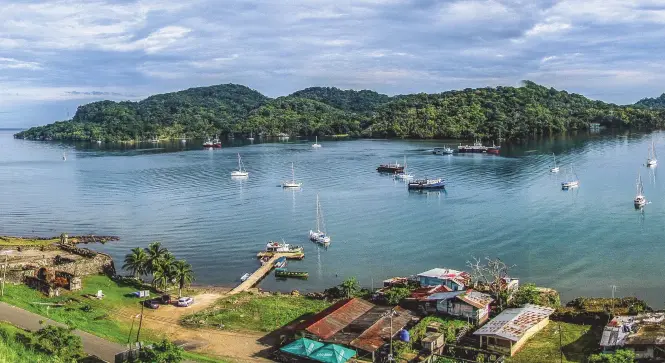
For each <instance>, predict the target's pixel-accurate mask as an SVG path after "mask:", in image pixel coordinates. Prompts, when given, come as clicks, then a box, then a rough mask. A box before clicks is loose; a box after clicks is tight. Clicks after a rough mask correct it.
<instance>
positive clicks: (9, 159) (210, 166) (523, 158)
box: [0, 131, 665, 306]
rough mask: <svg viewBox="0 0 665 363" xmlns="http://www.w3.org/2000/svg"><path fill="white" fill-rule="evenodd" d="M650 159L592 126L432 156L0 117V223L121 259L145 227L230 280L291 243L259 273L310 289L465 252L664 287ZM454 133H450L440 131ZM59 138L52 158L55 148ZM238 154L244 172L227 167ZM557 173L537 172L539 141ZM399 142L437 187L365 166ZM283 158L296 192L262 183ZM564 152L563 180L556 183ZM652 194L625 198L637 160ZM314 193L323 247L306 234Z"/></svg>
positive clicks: (219, 278) (439, 263)
mask: <svg viewBox="0 0 665 363" xmlns="http://www.w3.org/2000/svg"><path fill="white" fill-rule="evenodd" d="M652 138H653V139H654V140H656V148H657V150H658V151H660V154H662V155H663V158H664V159H665V147H664V146H663V144H664V143H663V140H662V138H663V136H662V135H661V134H657V133H656V134H649V135H647V134H635V133H632V134H625V135H624V134H622V135H619V134H597V135H579V136H565V137H563V136H562V137H558V138H552V139H543V140H534V141H531V142H529V143H527V144H524V145H520V146H510V145H509V146H504V150H502V155H501V156H498V157H497V156H490V155H459V156H458V155H453V156H440V155H432V154H431V153H430V150H431V148H432V147H433V146H441V145H442V144H443V143H444V142H432V141H399V140H392V141H386V140H355V141H321V143H322V144H323V147H322V148H320V149H313V148H311V147H310V143H308V142H292V143H256V144H252V145H249V144H245V145H242V144H241V143H238V147H229V146H230V145H226V144H225V146H224V148H222V149H221V150H202V149H200V148H199V147H198V146H197V145H194V144H193V143H190V146H184V147H183V146H182V145H180V144H179V143H177V142H176V143H172V144H166V145H164V144H159V145H158V146H153V145H150V144H147V145H139V146H137V147H134V146H132V147H128V148H126V149H124V150H122V149H116V148H113V147H110V146H107V145H102V146H97V145H86V144H79V145H71V144H62V143H57V142H49V143H45V142H31V141H25V140H15V139H13V138H12V136H11V132H7V131H0V234H11V235H33V234H34V235H45V236H48V235H57V234H59V233H60V232H63V231H64V232H68V233H70V234H85V233H94V234H100V235H101V234H105V235H118V236H120V237H121V240H120V241H119V242H113V243H109V244H107V245H105V246H95V247H94V248H97V249H100V250H103V251H105V252H108V253H110V254H111V255H113V256H114V257H115V258H116V261H117V264H118V265H121V260H122V257H123V256H124V254H125V253H127V251H128V250H129V249H130V248H132V247H135V246H146V245H147V244H148V243H149V242H151V241H161V242H162V243H163V244H164V245H166V246H167V247H168V248H169V249H170V250H172V251H173V252H174V253H175V254H176V256H177V257H179V258H185V259H187V261H189V262H190V263H192V265H193V266H194V269H195V271H196V274H197V283H200V284H223V285H233V284H235V283H237V282H238V281H239V278H240V276H241V275H242V274H244V273H245V272H251V271H253V270H254V269H255V268H256V267H257V266H258V262H257V260H256V259H255V258H254V256H255V254H256V252H257V251H259V250H261V249H263V248H264V247H265V244H266V242H267V241H268V240H270V239H275V240H280V239H284V240H286V241H287V242H289V243H292V244H299V245H303V246H304V247H305V252H306V258H305V260H303V261H302V262H293V263H291V264H290V265H289V267H290V268H292V269H298V270H307V271H309V273H310V278H309V280H307V281H297V280H288V281H277V280H275V279H274V277H272V276H269V277H268V278H266V279H265V280H264V281H263V283H262V287H264V288H267V289H281V290H291V289H299V290H305V291H307V290H320V289H323V288H326V287H329V286H331V285H334V284H337V283H339V282H341V281H342V280H343V279H344V278H346V277H349V276H357V277H358V279H359V280H360V281H361V283H363V284H364V285H367V286H370V285H372V283H373V284H374V285H378V284H380V281H381V280H383V279H385V278H387V277H390V276H395V275H409V274H414V273H418V272H422V271H425V270H428V269H430V268H433V267H449V268H455V269H464V268H465V264H466V261H467V260H470V259H471V258H472V257H474V256H477V257H483V256H498V257H500V258H502V259H503V260H505V261H506V262H507V263H509V264H515V265H516V267H515V268H514V273H513V274H514V275H515V276H518V277H520V278H521V279H522V281H523V282H524V281H533V282H536V283H537V284H539V285H543V286H549V287H553V288H555V289H558V290H559V291H560V292H561V293H562V297H563V298H564V299H570V298H572V297H575V296H578V295H603V296H605V295H608V294H609V293H610V292H611V285H617V293H618V294H619V295H638V296H640V297H643V298H646V299H647V300H648V301H649V302H651V303H652V304H654V305H655V306H661V305H662V298H661V297H662V295H663V293H664V292H665V279H664V277H665V276H664V275H665V269H664V267H665V266H664V264H663V256H665V242H664V241H663V240H664V238H663V237H664V236H665V224H664V223H663V222H664V221H665V181H664V180H660V178H659V176H658V173H659V168H665V160H663V162H662V163H661V166H659V167H658V168H656V169H655V170H650V169H647V168H646V167H644V165H643V164H644V163H645V161H646V156H647V152H648V144H649V143H650V142H651V140H652ZM450 144H454V143H452V142H451V143H450ZM63 151H67V155H68V160H67V161H66V162H63V161H62V153H63ZM238 152H239V153H241V155H242V157H243V161H244V163H245V166H246V168H247V170H248V171H249V173H250V176H249V178H248V179H247V180H233V179H231V177H230V176H229V173H230V172H231V170H233V169H234V168H235V166H236V163H237V160H236V153H238ZM552 152H555V153H556V154H557V156H558V157H557V159H558V160H559V161H560V163H561V167H562V172H561V173H559V174H551V173H549V167H550V164H551V153H552ZM405 155H406V156H407V158H408V159H407V162H408V165H409V168H410V170H411V171H412V172H413V173H414V174H415V175H416V176H429V177H445V178H446V179H447V180H448V181H449V186H448V188H447V190H446V191H445V192H435V193H424V194H422V193H415V192H408V191H407V190H406V186H405V185H404V184H403V183H402V182H396V181H394V180H393V179H392V178H390V177H387V176H384V175H380V174H378V173H377V172H376V171H375V168H376V166H377V165H378V164H380V163H385V162H390V161H393V162H394V161H395V160H398V161H399V162H401V161H402V158H403V157H404V156H405ZM291 162H294V163H295V169H296V179H299V180H300V181H302V182H303V183H304V185H303V188H302V189H301V190H298V191H292V190H283V189H282V188H280V187H278V185H279V184H280V182H281V181H282V180H283V179H289V178H290V164H291ZM571 163H572V164H574V167H575V171H576V173H577V175H578V176H579V178H580V180H581V186H580V188H579V189H576V190H571V191H562V190H561V188H560V181H561V179H563V178H564V176H565V169H566V168H567V167H569V166H570V165H571ZM638 172H641V173H642V178H643V179H644V180H645V186H644V187H645V194H646V196H647V198H648V199H650V200H651V201H652V203H651V204H649V205H647V206H646V207H645V208H644V210H643V211H636V210H635V209H634V208H633V204H632V198H633V197H634V193H635V179H636V177H637V173H638ZM317 193H318V194H319V195H320V199H321V204H322V207H323V211H324V216H325V222H326V226H327V230H328V232H329V233H330V234H331V235H332V238H333V242H332V244H331V246H330V247H329V248H328V249H327V250H324V249H320V248H317V246H316V245H314V244H312V243H311V242H309V240H308V239H307V234H308V231H309V229H310V228H313V227H314V223H315V202H316V194H317Z"/></svg>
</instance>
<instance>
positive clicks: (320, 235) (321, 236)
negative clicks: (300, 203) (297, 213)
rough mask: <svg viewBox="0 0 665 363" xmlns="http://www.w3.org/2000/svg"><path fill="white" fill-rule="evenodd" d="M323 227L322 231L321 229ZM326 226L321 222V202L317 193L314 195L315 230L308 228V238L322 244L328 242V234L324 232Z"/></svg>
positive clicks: (327, 243)
mask: <svg viewBox="0 0 665 363" xmlns="http://www.w3.org/2000/svg"><path fill="white" fill-rule="evenodd" d="M321 229H323V231H321ZM325 230H326V227H325V224H324V222H323V211H322V210H321V203H319V195H318V194H317V195H316V231H312V230H311V229H310V230H309V239H310V241H312V242H316V243H319V244H322V245H325V246H327V245H329V244H330V236H328V235H327V234H326V232H325Z"/></svg>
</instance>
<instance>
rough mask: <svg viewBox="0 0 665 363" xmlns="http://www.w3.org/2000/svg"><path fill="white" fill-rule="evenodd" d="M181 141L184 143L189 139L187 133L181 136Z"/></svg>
mask: <svg viewBox="0 0 665 363" xmlns="http://www.w3.org/2000/svg"><path fill="white" fill-rule="evenodd" d="M180 142H181V143H183V144H186V143H187V139H186V138H185V135H182V137H180Z"/></svg>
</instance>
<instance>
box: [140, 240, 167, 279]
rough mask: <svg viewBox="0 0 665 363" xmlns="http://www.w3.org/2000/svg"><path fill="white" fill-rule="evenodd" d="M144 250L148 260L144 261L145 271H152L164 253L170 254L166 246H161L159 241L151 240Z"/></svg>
mask: <svg viewBox="0 0 665 363" xmlns="http://www.w3.org/2000/svg"><path fill="white" fill-rule="evenodd" d="M145 252H146V254H147V255H148V260H147V263H146V272H147V273H154V272H155V266H156V264H157V262H158V261H159V260H160V259H161V258H162V257H164V256H165V255H166V254H170V252H169V250H168V249H166V247H162V244H161V243H160V242H153V243H151V244H149V245H148V247H146V248H145Z"/></svg>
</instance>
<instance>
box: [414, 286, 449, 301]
mask: <svg viewBox="0 0 665 363" xmlns="http://www.w3.org/2000/svg"><path fill="white" fill-rule="evenodd" d="M450 291H453V290H451V289H450V288H449V287H448V286H446V285H436V286H428V287H420V288H417V289H415V290H413V292H411V297H412V298H414V299H416V300H426V299H427V297H428V296H430V295H432V294H436V293H438V292H450Z"/></svg>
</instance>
